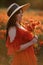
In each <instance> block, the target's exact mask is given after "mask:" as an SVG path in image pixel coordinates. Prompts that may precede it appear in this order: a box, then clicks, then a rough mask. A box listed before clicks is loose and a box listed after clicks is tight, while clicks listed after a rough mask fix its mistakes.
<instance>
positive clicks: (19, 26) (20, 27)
mask: <svg viewBox="0 0 43 65" xmlns="http://www.w3.org/2000/svg"><path fill="white" fill-rule="evenodd" d="M16 24H17V27H18V28H19V29H22V30H25V31H27V30H26V29H25V28H24V27H23V26H21V25H20V24H19V23H16Z"/></svg>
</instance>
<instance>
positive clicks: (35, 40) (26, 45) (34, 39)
mask: <svg viewBox="0 0 43 65" xmlns="http://www.w3.org/2000/svg"><path fill="white" fill-rule="evenodd" d="M36 42H37V39H36V37H34V38H33V39H32V41H30V42H27V43H26V44H23V45H20V49H19V50H17V52H19V51H22V50H25V49H26V48H28V47H29V46H31V45H32V44H35V43H36Z"/></svg>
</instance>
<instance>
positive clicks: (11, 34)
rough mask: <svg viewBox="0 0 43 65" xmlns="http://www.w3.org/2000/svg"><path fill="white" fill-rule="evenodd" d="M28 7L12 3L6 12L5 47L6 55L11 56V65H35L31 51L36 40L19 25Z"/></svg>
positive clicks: (27, 5) (32, 51)
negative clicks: (7, 18)
mask: <svg viewBox="0 0 43 65" xmlns="http://www.w3.org/2000/svg"><path fill="white" fill-rule="evenodd" d="M28 7H29V3H28V4H25V5H22V6H19V5H18V4H16V3H13V4H11V5H10V6H9V8H8V10H7V14H8V16H9V20H8V24H7V33H6V47H7V48H8V55H13V61H12V63H11V65H37V60H36V57H35V54H34V49H33V43H36V42H37V38H36V37H35V36H32V34H31V33H30V32H29V31H27V30H26V29H25V28H23V27H22V26H21V25H20V23H21V20H22V16H23V12H24V11H25V10H26V9H27V8H28Z"/></svg>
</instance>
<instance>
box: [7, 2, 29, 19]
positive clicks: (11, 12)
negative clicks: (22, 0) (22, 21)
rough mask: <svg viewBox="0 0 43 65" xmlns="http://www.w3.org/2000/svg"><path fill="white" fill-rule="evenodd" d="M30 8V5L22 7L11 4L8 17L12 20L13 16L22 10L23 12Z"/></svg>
mask: <svg viewBox="0 0 43 65" xmlns="http://www.w3.org/2000/svg"><path fill="white" fill-rule="evenodd" d="M29 6H30V3H27V4H24V5H22V6H19V5H18V4H16V3H13V4H11V5H10V6H9V7H8V9H7V15H8V16H9V19H11V18H12V16H13V15H14V14H15V13H16V12H17V11H18V10H20V9H22V10H23V11H25V10H27V9H28V8H29Z"/></svg>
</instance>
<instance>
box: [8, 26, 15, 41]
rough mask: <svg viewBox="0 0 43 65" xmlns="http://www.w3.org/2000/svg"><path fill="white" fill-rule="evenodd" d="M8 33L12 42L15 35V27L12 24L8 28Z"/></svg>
mask: <svg viewBox="0 0 43 65" xmlns="http://www.w3.org/2000/svg"><path fill="white" fill-rule="evenodd" d="M8 35H9V37H10V41H11V42H12V41H13V40H14V38H15V36H16V27H15V26H13V27H11V28H10V29H9V31H8Z"/></svg>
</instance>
